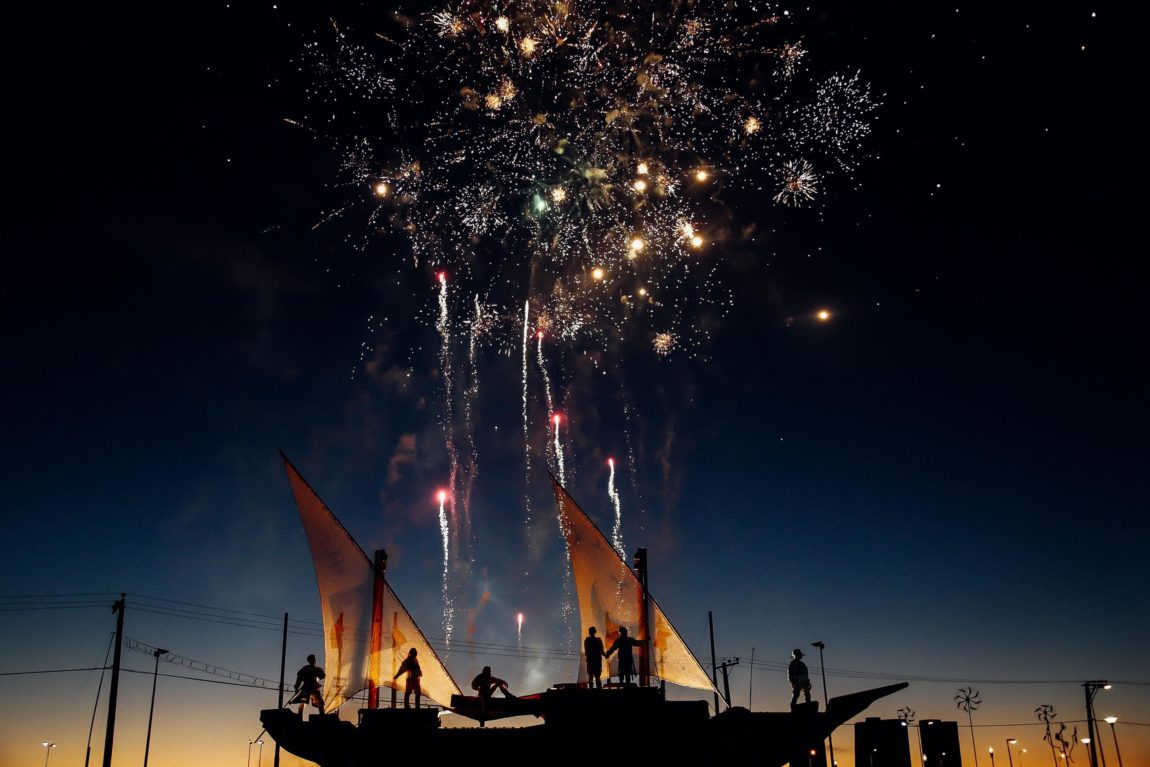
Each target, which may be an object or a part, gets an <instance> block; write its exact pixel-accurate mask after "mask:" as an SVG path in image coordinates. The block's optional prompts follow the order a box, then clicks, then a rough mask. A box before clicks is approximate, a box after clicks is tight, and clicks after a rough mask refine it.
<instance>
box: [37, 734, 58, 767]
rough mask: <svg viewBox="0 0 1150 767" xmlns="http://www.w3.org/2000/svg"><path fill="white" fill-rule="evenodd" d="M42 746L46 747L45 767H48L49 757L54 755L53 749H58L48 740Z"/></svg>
mask: <svg viewBox="0 0 1150 767" xmlns="http://www.w3.org/2000/svg"><path fill="white" fill-rule="evenodd" d="M40 745H41V746H43V747H44V767H48V757H50V756H51V755H52V749H54V748H55V747H56V744H55V743H53V742H52V741H50V740H46V741H44V742H43V743H41V744H40Z"/></svg>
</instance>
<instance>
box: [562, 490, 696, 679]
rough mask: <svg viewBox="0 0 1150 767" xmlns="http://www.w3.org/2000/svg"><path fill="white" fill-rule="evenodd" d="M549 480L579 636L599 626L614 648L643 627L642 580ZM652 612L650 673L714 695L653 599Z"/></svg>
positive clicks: (566, 495)
mask: <svg viewBox="0 0 1150 767" xmlns="http://www.w3.org/2000/svg"><path fill="white" fill-rule="evenodd" d="M551 481H552V484H553V485H554V486H555V500H556V503H557V504H558V507H559V523H560V526H561V527H562V530H563V536H564V538H566V540H567V551H568V552H569V553H570V555H571V570H572V572H573V574H574V576H575V589H576V591H577V592H578V595H579V619H580V623H581V624H582V628H581V633H582V634H583V635H586V633H587V629H588V627H590V626H595V627H597V628H598V629H599V635H600V636H601V637H602V638H603V642H604V643H605V644H606V645H607V646H610V645H611V643H612V642H613V641H614V640H615V638H616V637H617V636H618V635H619V627H620V626H627V627H628V628H629V629H630V630H631V631H632V632H634V631H635V629H636V627H637V626H638V625H639V599H640V596H639V594H640V592H639V589H640V587H639V580H638V578H636V577H635V574H634V573H633V572H632V571H631V569H630V568H629V567H627V564H626V563H625V562H624V561H623V560H622V559H621V558H620V557H619V554H618V552H616V551H615V549H614V548H612V547H611V544H610V542H609V541H608V540H607V538H606V537H605V536H604V535H603V533H601V532H600V531H599V528H597V527H596V526H595V523H594V522H592V521H591V519H590V518H589V517H588V516H587V515H586V514H585V513H584V512H583V510H582V509H581V508H579V505H578V504H577V503H575V500H574V499H573V498H572V497H571V496H570V495H568V493H567V491H566V490H565V489H563V486H562V485H560V484H559V482H557V481H556V480H555V478H554V477H552V478H551ZM651 612H652V622H653V624H654V627H653V628H654V630H653V632H652V637H651V638H652V643H651V644H652V647H651V674H652V675H653V676H656V677H658V678H660V679H665V680H666V681H668V682H670V683H672V684H677V685H681V686H683V687H693V688H695V689H698V690H714V689H715V688H714V686H713V685H712V684H711V680H710V679H709V678H708V677H707V672H706V671H704V670H703V667H702V666H701V665H699V661H698V660H697V659H696V658H695V656H694V654H693V653H692V652H691V650H690V648H688V647H687V644H686V642H684V641H683V639H682V637H680V636H679V633H678V632H677V631H675V628H674V627H673V626H672V625H671V622H670V621H669V620H667V616H666V615H665V614H664V613H663V610H662V609H661V608H660V607H659V605H658V604H656V602H655V600H654V599H651Z"/></svg>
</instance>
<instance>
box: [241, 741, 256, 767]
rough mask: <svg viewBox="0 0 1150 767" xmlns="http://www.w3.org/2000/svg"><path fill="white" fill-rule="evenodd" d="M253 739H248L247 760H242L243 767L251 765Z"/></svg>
mask: <svg viewBox="0 0 1150 767" xmlns="http://www.w3.org/2000/svg"><path fill="white" fill-rule="evenodd" d="M255 743H256V742H255V741H254V740H249V741H248V760H247V761H246V762H244V767H252V746H254V745H255Z"/></svg>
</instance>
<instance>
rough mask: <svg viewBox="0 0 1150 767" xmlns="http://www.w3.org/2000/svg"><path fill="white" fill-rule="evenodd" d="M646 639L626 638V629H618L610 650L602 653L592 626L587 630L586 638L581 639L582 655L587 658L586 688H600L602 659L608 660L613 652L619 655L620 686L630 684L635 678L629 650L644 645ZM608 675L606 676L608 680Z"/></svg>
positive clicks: (601, 641) (600, 643)
mask: <svg viewBox="0 0 1150 767" xmlns="http://www.w3.org/2000/svg"><path fill="white" fill-rule="evenodd" d="M646 641H647V640H646V639H632V638H631V637H629V636H627V627H626V626H620V627H619V636H618V637H617V638H616V639H615V641H614V642H612V643H611V648H610V649H609V650H607V651H605V652H604V650H603V640H602V639H600V638H599V637H598V636H597V630H596V628H595V627H594V626H592V627H591V628H589V629H587V636H586V637H585V638H584V639H583V655H584V656H585V657H586V658H587V686H588V687H596V688H602V687H603V683H602V680H601V677H602V675H603V659H604V658H610V657H611V654H612V653H614V652H618V653H619V681H620V682H621V683H622V684H631V681H632V679H633V678H634V676H635V657H634V655H633V654H632V653H631V648H632V647H635V646H636V645H641V644H644V643H645V642H646ZM610 676H611V675H610V673H608V674H607V677H608V679H609V678H610Z"/></svg>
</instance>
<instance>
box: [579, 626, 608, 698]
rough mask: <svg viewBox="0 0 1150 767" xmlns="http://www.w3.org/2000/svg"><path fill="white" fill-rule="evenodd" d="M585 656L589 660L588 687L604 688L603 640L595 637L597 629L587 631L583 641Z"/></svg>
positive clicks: (592, 628)
mask: <svg viewBox="0 0 1150 767" xmlns="http://www.w3.org/2000/svg"><path fill="white" fill-rule="evenodd" d="M583 655H584V656H586V658H587V686H588V687H597V688H600V689H601V688H602V687H603V682H602V680H601V679H600V677H601V676H602V675H603V640H602V639H600V638H599V637H597V636H595V627H594V626H592V627H591V628H589V629H587V636H586V637H585V638H584V639H583Z"/></svg>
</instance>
